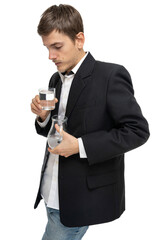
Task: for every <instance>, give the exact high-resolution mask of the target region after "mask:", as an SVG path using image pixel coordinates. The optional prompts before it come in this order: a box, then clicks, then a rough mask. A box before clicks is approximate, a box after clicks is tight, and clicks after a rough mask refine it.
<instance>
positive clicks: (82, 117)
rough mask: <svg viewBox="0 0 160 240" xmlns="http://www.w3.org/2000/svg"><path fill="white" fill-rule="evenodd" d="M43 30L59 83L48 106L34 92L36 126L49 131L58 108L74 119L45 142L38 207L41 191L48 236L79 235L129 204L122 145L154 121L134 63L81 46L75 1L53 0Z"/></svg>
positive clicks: (127, 146) (126, 147) (132, 144)
mask: <svg viewBox="0 0 160 240" xmlns="http://www.w3.org/2000/svg"><path fill="white" fill-rule="evenodd" d="M38 33H39V35H40V36H41V37H42V41H43V44H44V46H46V47H47V49H48V51H49V59H50V60H52V61H53V63H55V65H56V66H57V70H58V72H56V73H55V74H53V76H52V77H51V79H50V82H49V87H55V88H56V98H57V100H56V105H55V109H54V110H53V111H45V110H42V108H41V105H40V100H39V96H36V97H35V98H34V99H33V100H32V103H31V110H32V112H33V113H35V114H36V115H37V116H38V117H37V118H36V122H35V125H36V130H37V133H38V134H40V135H43V136H45V137H47V134H48V132H49V129H50V127H51V117H52V116H53V115H55V114H57V113H58V114H59V115H60V114H63V115H65V116H66V117H67V118H68V122H67V132H66V131H63V140H62V142H61V143H60V144H59V145H58V146H57V147H55V148H54V149H50V148H48V145H47V147H46V152H45V157H44V163H43V166H42V172H41V179H40V186H39V191H38V195H37V199H36V202H35V208H36V207H37V206H38V204H39V202H40V200H41V199H42V198H43V199H44V201H45V205H46V209H47V215H48V223H47V226H46V230H45V233H44V236H43V240H51V239H54V240H55V239H58V240H61V239H68V240H72V239H74V240H75V239H81V238H82V236H83V235H84V234H85V232H86V231H87V229H88V226H89V225H92V224H99V223H104V222H109V221H113V220H115V219H117V218H119V217H120V216H121V214H122V213H123V211H124V210H125V187H124V153H125V152H128V151H130V150H132V149H134V148H136V147H139V146H140V145H142V144H144V143H145V142H146V141H147V139H148V137H149V129H148V124H147V121H146V120H145V118H144V117H143V115H142V112H141V110H140V107H139V105H138V103H137V102H136V99H135V98H134V91H133V86H132V82H131V78H130V75H129V73H128V71H127V70H126V69H125V68H124V67H123V66H120V65H117V64H110V63H104V62H100V61H96V60H95V59H94V58H93V56H92V55H91V54H90V53H89V52H85V51H84V50H83V45H84V33H83V23H82V19H81V16H80V14H79V13H78V11H77V10H76V9H74V8H73V7H72V6H69V5H59V6H55V5H54V6H52V7H50V8H49V9H47V10H46V11H45V12H44V13H43V15H42V17H41V20H40V23H39V25H38ZM56 129H57V131H58V132H59V128H58V126H57V125H56Z"/></svg>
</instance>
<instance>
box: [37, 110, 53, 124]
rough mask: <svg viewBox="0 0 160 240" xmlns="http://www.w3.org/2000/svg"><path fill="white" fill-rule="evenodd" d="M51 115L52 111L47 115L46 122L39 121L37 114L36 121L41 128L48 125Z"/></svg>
mask: <svg viewBox="0 0 160 240" xmlns="http://www.w3.org/2000/svg"><path fill="white" fill-rule="evenodd" d="M50 116H51V113H50V114H49V115H48V116H47V118H46V119H45V120H44V122H40V121H38V118H39V116H37V118H36V121H37V123H38V124H39V126H40V127H41V128H44V127H45V126H46V125H47V123H48V122H49V119H50Z"/></svg>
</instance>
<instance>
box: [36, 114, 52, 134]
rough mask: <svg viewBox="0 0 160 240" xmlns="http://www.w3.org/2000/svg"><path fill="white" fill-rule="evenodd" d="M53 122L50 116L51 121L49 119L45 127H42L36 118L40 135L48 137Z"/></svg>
mask: <svg viewBox="0 0 160 240" xmlns="http://www.w3.org/2000/svg"><path fill="white" fill-rule="evenodd" d="M50 116H51V114H50ZM51 124H52V120H51V117H50V119H49V121H48V123H47V124H46V126H45V127H41V126H40V125H39V124H38V122H37V119H36V120H35V127H36V131H37V133H38V134H39V135H42V136H44V137H47V135H48V132H49V130H50V128H51Z"/></svg>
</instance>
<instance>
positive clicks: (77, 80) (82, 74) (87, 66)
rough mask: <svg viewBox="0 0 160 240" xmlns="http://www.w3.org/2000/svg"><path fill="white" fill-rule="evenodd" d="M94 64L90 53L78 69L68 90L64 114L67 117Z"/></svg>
mask: <svg viewBox="0 0 160 240" xmlns="http://www.w3.org/2000/svg"><path fill="white" fill-rule="evenodd" d="M94 64H95V59H94V58H93V57H92V55H91V54H90V53H88V56H87V57H86V59H85V60H84V61H83V63H82V65H81V66H80V68H79V69H78V71H77V73H76V75H75V77H74V79H73V82H72V85H71V88H70V92H69V97H68V102H67V108H66V116H67V117H68V118H69V116H70V114H71V112H72V111H73V109H74V107H75V105H76V102H77V100H78V98H79V97H80V95H81V93H82V91H83V89H84V88H85V86H86V84H87V83H88V82H89V79H90V78H91V73H92V71H93V67H94Z"/></svg>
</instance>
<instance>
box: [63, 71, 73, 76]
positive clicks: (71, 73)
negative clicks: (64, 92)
mask: <svg viewBox="0 0 160 240" xmlns="http://www.w3.org/2000/svg"><path fill="white" fill-rule="evenodd" d="M61 74H62V75H63V76H64V75H67V76H69V75H73V74H74V72H72V71H70V72H69V73H67V71H66V72H62V73H61Z"/></svg>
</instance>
